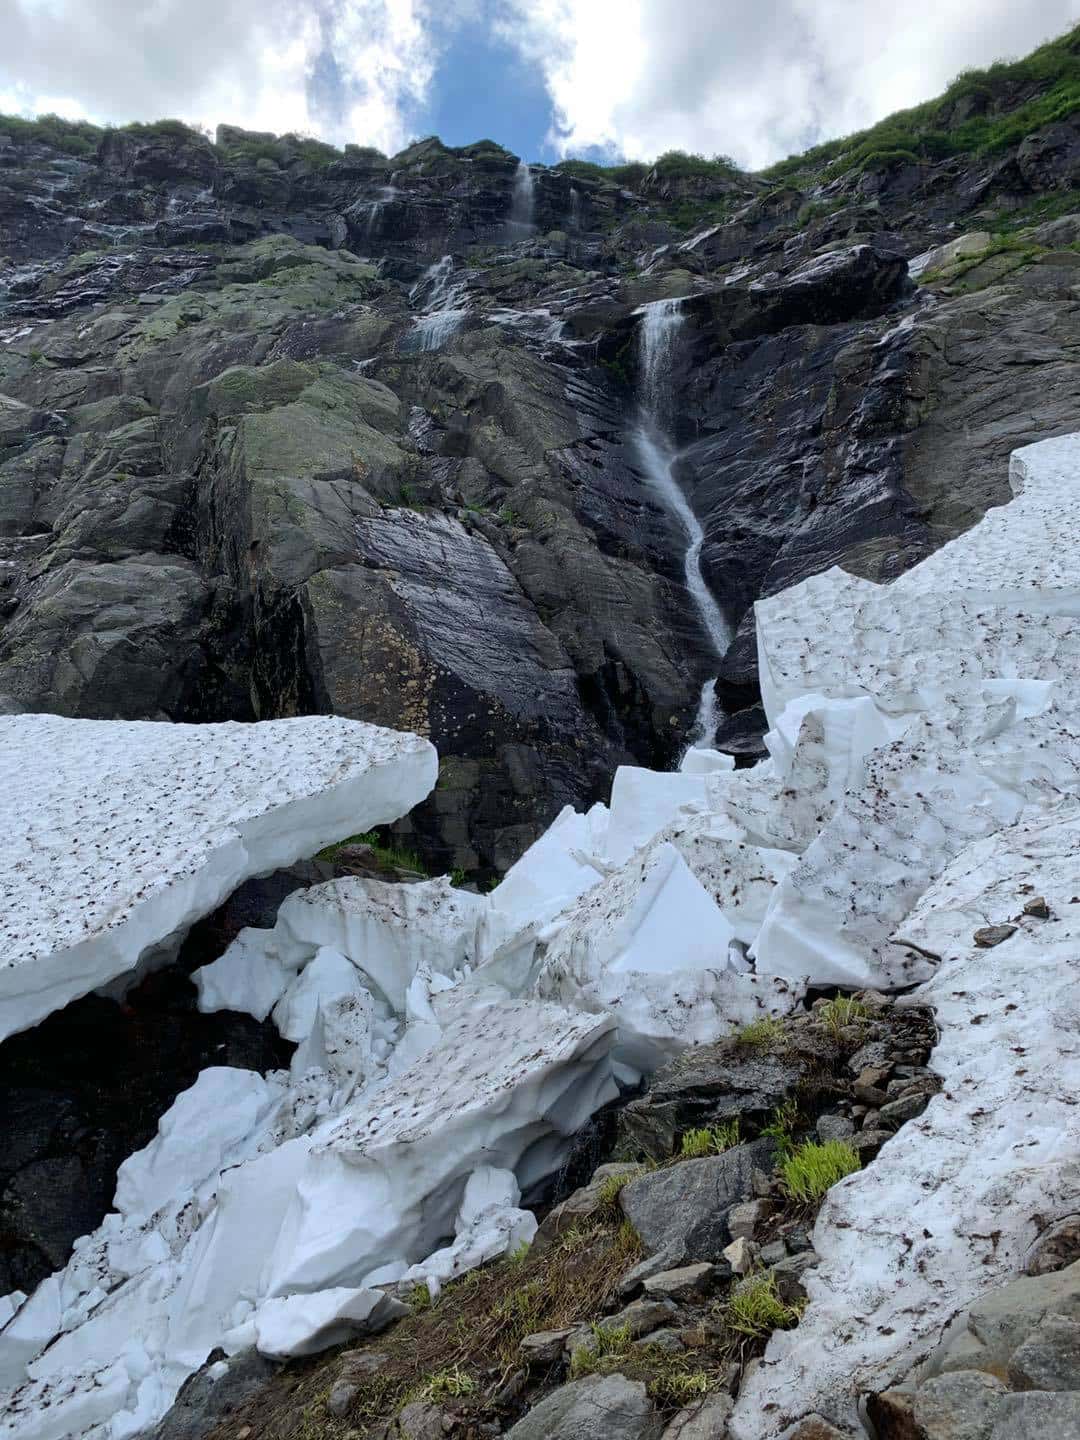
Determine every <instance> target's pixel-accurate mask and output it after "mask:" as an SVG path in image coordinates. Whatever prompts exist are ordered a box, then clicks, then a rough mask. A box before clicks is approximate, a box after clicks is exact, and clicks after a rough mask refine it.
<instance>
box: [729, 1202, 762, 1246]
mask: <svg viewBox="0 0 1080 1440" xmlns="http://www.w3.org/2000/svg"><path fill="white" fill-rule="evenodd" d="M768 1210H769V1207H768V1205H767V1204H766V1203H765V1201H764V1200H743V1201H742V1202H741V1203H740V1204H738V1205H733V1206H732V1207H731V1209H730V1210H729V1211H728V1216H727V1223H728V1233H729V1234H730V1235H731V1238H732V1240H753V1238H754V1233H755V1231H756V1230H757V1228H758V1226H759V1225H760V1224H761V1222H762V1220H763V1219H764V1218H765V1216H766V1215H767V1214H768Z"/></svg>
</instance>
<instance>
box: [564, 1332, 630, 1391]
mask: <svg viewBox="0 0 1080 1440" xmlns="http://www.w3.org/2000/svg"><path fill="white" fill-rule="evenodd" d="M589 1329H590V1331H591V1332H592V1339H591V1341H590V1342H589V1343H588V1344H586V1345H580V1346H579V1347H578V1348H577V1349H576V1350H575V1351H574V1358H573V1360H572V1361H571V1364H570V1378H571V1380H580V1379H581V1377H582V1376H583V1375H595V1373H596V1372H597V1370H600V1369H602V1368H603V1367H604V1364H605V1361H608V1360H619V1359H621V1358H622V1357H623V1356H624V1355H625V1354H626V1352H627V1351H628V1350H629V1349H630V1346H631V1345H632V1344H633V1343H634V1341H633V1333H632V1331H631V1329H630V1326H629V1325H605V1324H604V1323H603V1322H602V1321H599V1320H594V1321H593V1323H592V1324H591V1325H590V1326H589Z"/></svg>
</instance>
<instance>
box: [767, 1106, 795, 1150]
mask: <svg viewBox="0 0 1080 1440" xmlns="http://www.w3.org/2000/svg"><path fill="white" fill-rule="evenodd" d="M798 1123H799V1106H798V1104H797V1102H796V1101H794V1100H785V1101H784V1103H783V1104H782V1105H778V1106H777V1107H776V1109H775V1110H774V1111H773V1113H772V1119H771V1120H770V1121H769V1123H768V1124H767V1125H764V1126H763V1127H762V1130H761V1133H762V1135H763V1136H765V1135H767V1136H768V1137H769V1139H771V1140H775V1142H776V1144H777V1145H778V1146H779V1147H780V1149H781V1150H783V1151H790V1150H791V1149H792V1146H793V1144H794V1141H793V1138H792V1137H793V1135H794V1133H795V1126H796V1125H797V1124H798Z"/></svg>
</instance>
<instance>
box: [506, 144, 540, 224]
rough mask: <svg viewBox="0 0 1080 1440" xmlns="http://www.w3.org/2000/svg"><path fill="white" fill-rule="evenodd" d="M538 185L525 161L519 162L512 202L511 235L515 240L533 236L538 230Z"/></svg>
mask: <svg viewBox="0 0 1080 1440" xmlns="http://www.w3.org/2000/svg"><path fill="white" fill-rule="evenodd" d="M535 215H536V183H535V181H534V180H533V173H532V171H531V170H530V169H529V167H528V165H526V164H525V161H524V160H519V161H518V167H517V172H516V173H515V175H514V190H513V194H512V196H511V200H510V233H511V234H512V235H513V236H514V237H515V238H524V237H525V236H526V235H531V234H532V233H533V231H534V230H535V229H536V224H535Z"/></svg>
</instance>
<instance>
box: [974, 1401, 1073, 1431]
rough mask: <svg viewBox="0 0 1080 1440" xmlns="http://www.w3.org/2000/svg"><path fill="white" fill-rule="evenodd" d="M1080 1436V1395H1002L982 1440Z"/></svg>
mask: <svg viewBox="0 0 1080 1440" xmlns="http://www.w3.org/2000/svg"><path fill="white" fill-rule="evenodd" d="M1073 1435H1080V1394H1078V1393H1077V1392H1076V1391H1072V1392H1071V1393H1068V1394H1063V1393H1060V1392H1059V1393H1049V1394H1047V1393H1046V1392H1043V1391H1038V1390H1030V1391H1028V1392H1026V1393H1025V1394H1022V1395H1006V1396H1005V1397H1004V1399H1003V1400H1002V1401H1001V1406H1000V1409H999V1411H998V1413H997V1417H996V1419H995V1421H994V1424H993V1427H992V1428H991V1430H990V1431H989V1433H988V1435H987V1437H986V1440H1051V1437H1053V1440H1058V1437H1060V1440H1066V1437H1067V1436H1073Z"/></svg>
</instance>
